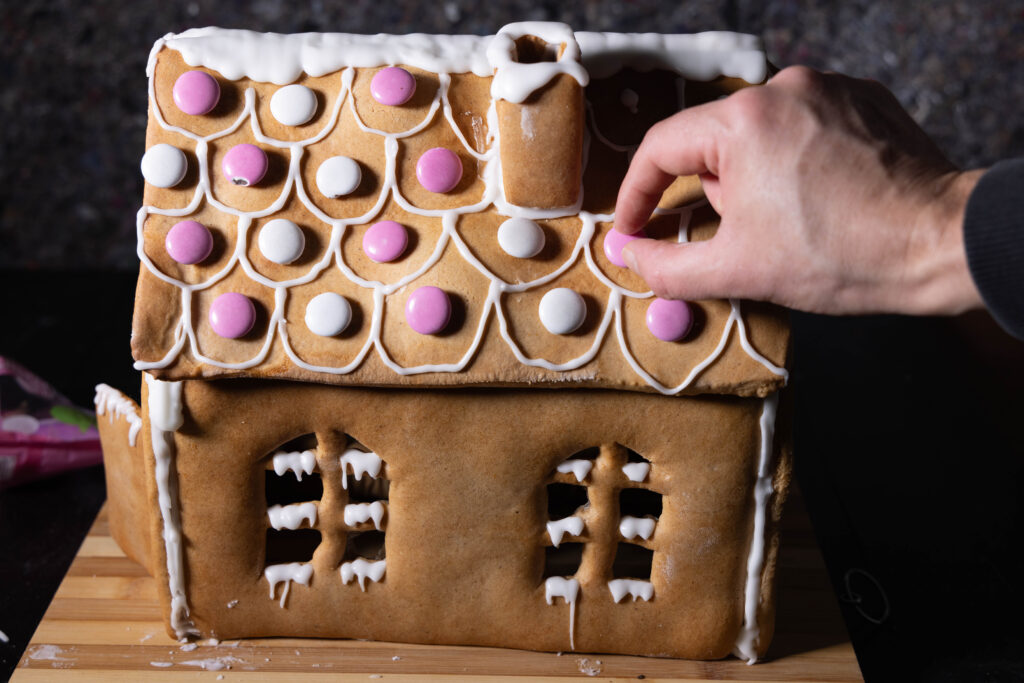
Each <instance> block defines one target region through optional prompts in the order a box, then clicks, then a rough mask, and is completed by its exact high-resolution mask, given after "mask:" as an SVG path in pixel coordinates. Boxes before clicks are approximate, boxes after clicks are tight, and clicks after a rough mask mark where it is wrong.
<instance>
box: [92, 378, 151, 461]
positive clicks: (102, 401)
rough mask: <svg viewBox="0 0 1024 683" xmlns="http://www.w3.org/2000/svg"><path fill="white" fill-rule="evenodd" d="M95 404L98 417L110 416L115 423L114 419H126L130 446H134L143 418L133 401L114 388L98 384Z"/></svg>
mask: <svg viewBox="0 0 1024 683" xmlns="http://www.w3.org/2000/svg"><path fill="white" fill-rule="evenodd" d="M93 403H94V404H95V405H96V414H97V415H109V419H110V421H111V422H113V421H114V417H123V418H124V419H125V422H127V423H128V425H129V429H128V445H129V446H134V445H135V441H136V439H138V437H139V430H140V429H142V418H141V417H140V416H139V411H138V410H137V409H136V408H135V404H134V403H133V402H132V400H131V399H130V398H128V397H127V396H125V395H124V394H122V393H121V392H120V391H118V390H117V389H115V388H113V387H112V386H109V385H107V384H97V385H96V398H94V399H93Z"/></svg>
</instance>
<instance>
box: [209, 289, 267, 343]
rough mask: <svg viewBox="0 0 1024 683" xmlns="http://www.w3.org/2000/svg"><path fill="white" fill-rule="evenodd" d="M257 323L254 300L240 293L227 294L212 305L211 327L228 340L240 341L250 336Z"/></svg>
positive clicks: (222, 295)
mask: <svg viewBox="0 0 1024 683" xmlns="http://www.w3.org/2000/svg"><path fill="white" fill-rule="evenodd" d="M255 322H256V307H255V306H254V305H253V303H252V300H251V299H249V297H247V296H245V295H244V294H239V293H238V292H225V293H224V294H221V295H220V296H218V297H217V298H216V299H214V300H213V303H212V304H210V326H211V327H213V331H214V332H216V333H217V334H218V335H220V336H221V337H225V338H226V339H238V338H239V337H242V336H245V335H246V334H248V332H249V330H251V329H252V326H253V324H254V323H255Z"/></svg>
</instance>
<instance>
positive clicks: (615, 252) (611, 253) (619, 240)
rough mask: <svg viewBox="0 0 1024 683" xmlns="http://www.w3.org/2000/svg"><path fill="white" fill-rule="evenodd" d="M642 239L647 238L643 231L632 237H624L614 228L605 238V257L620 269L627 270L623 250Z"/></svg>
mask: <svg viewBox="0 0 1024 683" xmlns="http://www.w3.org/2000/svg"><path fill="white" fill-rule="evenodd" d="M641 237H647V235H646V234H645V233H644V231H643V230H641V231H640V232H638V233H635V234H632V235H624V234H622V233H621V232H619V231H618V230H616V229H615V228H612V229H611V230H609V231H608V232H607V233H605V236H604V255H605V256H607V257H608V260H609V261H611V262H612V263H613V264H615V265H616V266H618V267H619V268H625V267H626V262H625V261H623V260H622V248H623V247H624V246H626V245H627V244H629V243H630V242H632V241H633V240H638V239H640V238H641Z"/></svg>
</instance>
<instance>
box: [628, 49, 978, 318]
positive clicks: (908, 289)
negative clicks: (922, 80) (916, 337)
mask: <svg viewBox="0 0 1024 683" xmlns="http://www.w3.org/2000/svg"><path fill="white" fill-rule="evenodd" d="M980 173H981V172H979V171H975V172H966V173H965V172H960V171H957V170H956V168H955V167H954V166H953V165H952V164H951V163H950V162H949V161H948V160H947V159H946V158H945V157H944V156H943V155H942V154H941V152H939V150H938V149H937V148H936V147H935V145H934V144H933V143H932V141H931V140H930V139H929V138H928V137H927V135H926V134H925V133H924V132H923V131H922V130H921V129H920V128H919V127H918V126H917V124H916V123H914V121H913V120H912V119H911V118H910V116H909V115H908V114H907V113H906V112H905V111H904V110H903V109H902V108H901V107H900V105H899V103H898V102H897V101H896V98H895V97H893V95H892V93H890V92H889V91H888V90H886V89H885V88H884V87H883V86H881V85H880V84H878V83H875V82H871V81H863V80H858V79H854V78H850V77H847V76H842V75H839V74H822V73H818V72H816V71H813V70H811V69H807V68H804V67H791V68H788V69H784V70H783V71H781V72H779V73H778V74H777V75H776V76H775V77H774V78H772V79H771V80H770V81H769V82H768V83H767V84H766V85H763V86H758V87H752V88H746V89H744V90H741V91H739V92H737V93H734V94H733V95H731V96H729V97H728V98H725V99H722V100H718V101H716V102H711V103H708V104H704V105H700V106H697V107H693V108H691V109H685V110H683V111H681V112H679V113H678V114H676V115H674V116H672V117H670V118H668V119H666V120H664V121H662V122H660V123H658V124H657V125H655V126H654V127H652V128H651V129H650V131H648V133H647V135H646V136H645V137H644V140H643V142H642V143H641V145H640V147H639V149H638V150H637V152H636V154H635V156H634V157H633V161H632V163H631V165H630V167H629V171H628V172H627V174H626V177H625V179H624V180H623V182H622V186H621V188H620V189H619V195H618V200H617V202H616V207H615V228H616V229H617V230H619V231H620V232H623V233H626V234H632V233H634V232H636V231H637V230H639V229H640V228H641V227H643V225H644V224H645V223H646V222H647V219H648V218H649V217H650V215H651V212H652V211H653V209H654V207H655V206H656V205H657V203H658V200H659V198H660V197H661V194H662V192H663V191H664V190H665V188H666V187H668V185H669V184H670V183H671V182H672V181H673V180H674V179H675V178H676V177H677V176H682V175H692V174H698V175H699V176H700V178H701V181H702V184H703V186H704V192H705V194H706V195H707V198H708V201H709V202H710V203H711V205H712V207H713V208H714V209H715V210H716V211H717V212H718V213H719V215H721V217H722V220H721V225H720V226H719V229H718V232H717V233H716V234H715V236H714V237H713V238H712V239H710V240H708V241H705V242H695V243H689V244H670V243H665V242H659V241H655V240H646V239H645V240H635V241H633V242H630V243H629V245H627V246H626V247H625V249H623V258H624V259H625V261H626V263H627V264H628V265H629V267H630V268H631V269H632V270H634V271H635V272H637V273H638V274H639V275H640V276H641V277H643V278H644V280H645V281H646V282H647V284H648V285H649V286H650V287H651V288H652V289H653V290H654V292H655V293H656V294H657V295H659V296H662V297H671V298H679V299H708V298H730V297H738V298H747V299H758V300H765V301H773V302H775V303H779V304H782V305H785V306H789V307H792V308H798V309H802V310H806V311H812V312H818V313H830V314H850V313H878V312H891V313H910V314H937V313H945V314H952V313H959V312H962V311H965V310H967V309H971V308H978V307H980V306H981V305H982V302H981V298H980V295H979V294H978V290H977V288H976V287H975V285H974V282H973V280H972V279H971V276H970V273H969V271H968V268H967V259H966V253H965V250H964V243H963V216H964V207H965V205H966V203H967V198H968V196H969V194H970V191H971V189H972V188H973V187H974V185H975V184H976V183H977V180H978V177H980Z"/></svg>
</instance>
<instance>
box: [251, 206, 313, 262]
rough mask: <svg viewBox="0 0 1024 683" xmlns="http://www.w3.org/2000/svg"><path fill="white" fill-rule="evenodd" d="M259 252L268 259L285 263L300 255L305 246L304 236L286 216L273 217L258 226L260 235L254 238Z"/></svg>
mask: <svg viewBox="0 0 1024 683" xmlns="http://www.w3.org/2000/svg"><path fill="white" fill-rule="evenodd" d="M256 241H257V244H258V245H259V248H260V253H261V254H263V256H264V257H265V258H266V259H267V260H268V261H273V262H274V263H280V264H282V265H283V264H286V263H291V262H292V261H294V260H295V259H297V258H299V257H300V256H302V250H303V249H305V248H306V238H305V236H303V234H302V229H301V228H300V227H299V226H297V225H295V223H293V222H291V221H290V220H288V219H287V218H275V219H274V220H272V221H268V222H267V223H266V224H265V225H264V226H263V227H262V228H260V236H259V238H258V239H257V240H256Z"/></svg>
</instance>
